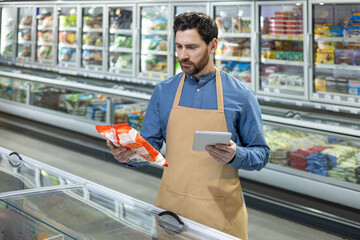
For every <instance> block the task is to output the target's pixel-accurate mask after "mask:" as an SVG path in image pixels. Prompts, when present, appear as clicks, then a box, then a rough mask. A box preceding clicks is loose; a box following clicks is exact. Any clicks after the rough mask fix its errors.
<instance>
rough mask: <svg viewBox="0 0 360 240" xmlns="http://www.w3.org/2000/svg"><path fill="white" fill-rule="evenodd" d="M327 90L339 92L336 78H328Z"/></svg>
mask: <svg viewBox="0 0 360 240" xmlns="http://www.w3.org/2000/svg"><path fill="white" fill-rule="evenodd" d="M326 91H327V92H337V91H336V79H335V78H333V77H327V78H326Z"/></svg>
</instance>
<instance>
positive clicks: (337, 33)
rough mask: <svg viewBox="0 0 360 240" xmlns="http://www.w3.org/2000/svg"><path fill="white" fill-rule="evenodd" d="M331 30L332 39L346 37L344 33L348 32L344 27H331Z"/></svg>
mask: <svg viewBox="0 0 360 240" xmlns="http://www.w3.org/2000/svg"><path fill="white" fill-rule="evenodd" d="M329 30H330V34H331V36H332V37H344V32H346V29H345V27H344V26H330V27H329Z"/></svg>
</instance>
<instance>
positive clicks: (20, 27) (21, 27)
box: [19, 25, 32, 30]
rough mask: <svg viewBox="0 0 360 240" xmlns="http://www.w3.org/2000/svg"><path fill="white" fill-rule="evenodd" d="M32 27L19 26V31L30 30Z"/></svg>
mask: <svg viewBox="0 0 360 240" xmlns="http://www.w3.org/2000/svg"><path fill="white" fill-rule="evenodd" d="M31 28H32V26H27V25H19V30H29V29H31Z"/></svg>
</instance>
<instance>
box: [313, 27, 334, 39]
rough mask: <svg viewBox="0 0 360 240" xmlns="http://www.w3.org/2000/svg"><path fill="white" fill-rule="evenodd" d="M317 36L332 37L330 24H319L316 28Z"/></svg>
mask: <svg viewBox="0 0 360 240" xmlns="http://www.w3.org/2000/svg"><path fill="white" fill-rule="evenodd" d="M314 32H315V37H331V33H330V29H329V26H323V25H322V26H319V27H315V29H314Z"/></svg>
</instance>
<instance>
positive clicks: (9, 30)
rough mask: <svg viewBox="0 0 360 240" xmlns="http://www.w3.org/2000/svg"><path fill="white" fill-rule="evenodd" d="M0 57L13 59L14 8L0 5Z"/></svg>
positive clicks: (8, 59)
mask: <svg viewBox="0 0 360 240" xmlns="http://www.w3.org/2000/svg"><path fill="white" fill-rule="evenodd" d="M0 18H1V21H0V59H2V60H6V61H13V60H14V40H15V35H14V33H15V20H16V17H15V8H14V7H0Z"/></svg>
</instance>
